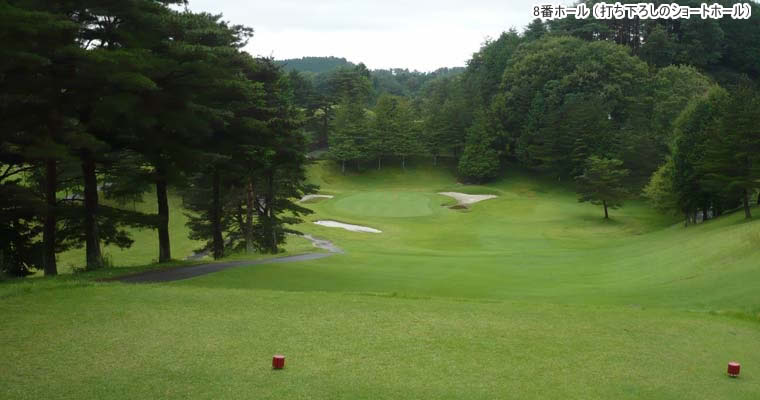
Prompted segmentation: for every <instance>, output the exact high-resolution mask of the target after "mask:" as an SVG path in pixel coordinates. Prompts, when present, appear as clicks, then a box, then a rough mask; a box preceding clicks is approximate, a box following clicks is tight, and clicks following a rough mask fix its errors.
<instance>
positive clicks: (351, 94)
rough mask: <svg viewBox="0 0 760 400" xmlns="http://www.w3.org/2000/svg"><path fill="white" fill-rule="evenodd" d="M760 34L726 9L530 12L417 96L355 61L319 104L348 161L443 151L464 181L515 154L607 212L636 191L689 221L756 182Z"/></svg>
mask: <svg viewBox="0 0 760 400" xmlns="http://www.w3.org/2000/svg"><path fill="white" fill-rule="evenodd" d="M589 4H590V3H589ZM752 7H753V10H754V11H755V12H756V13H758V12H760V7H758V6H757V5H755V4H753V6H752ZM758 37H760V25H758V24H756V23H753V22H751V21H744V20H732V19H730V18H724V19H721V20H701V19H691V20H667V21H665V20H648V21H637V20H636V21H615V20H605V21H596V20H594V19H587V20H574V19H572V18H571V19H565V20H556V21H550V22H542V21H541V20H535V21H533V22H532V23H531V24H530V25H528V26H527V27H526V29H525V30H524V31H523V32H522V33H518V32H517V31H515V30H510V31H508V32H505V33H503V34H502V35H501V36H500V37H499V38H498V39H496V40H490V41H488V42H486V43H485V44H484V45H483V46H482V47H481V49H480V50H479V51H478V52H477V53H475V54H473V57H472V59H471V60H470V61H469V62H468V65H467V68H466V69H465V71H464V72H463V73H461V74H458V75H454V76H444V77H437V78H436V79H432V80H430V81H428V82H425V84H424V86H423V87H422V88H421V90H420V92H419V95H417V96H405V95H401V96H392V95H387V94H382V95H379V96H377V95H376V94H373V92H372V90H373V87H372V85H371V83H370V82H369V81H368V80H362V74H361V73H360V72H355V73H354V75H353V78H354V80H353V81H351V82H353V83H352V84H351V85H343V86H341V87H344V88H345V87H350V88H352V89H351V90H346V91H342V92H338V93H340V94H341V95H340V97H339V98H340V99H341V100H340V101H338V102H336V103H335V104H334V105H331V106H330V108H329V112H332V113H333V114H332V115H330V114H329V112H325V113H323V114H320V115H321V116H322V117H323V118H324V120H323V126H325V127H327V128H329V142H330V143H329V144H330V151H329V153H328V154H329V156H330V157H331V158H332V159H334V160H336V161H337V162H339V163H340V164H341V165H342V166H343V167H344V168H345V166H346V165H348V166H351V165H353V164H354V163H356V164H357V165H363V164H362V163H364V162H366V161H372V160H375V161H377V162H378V167H380V166H381V165H382V162H381V161H382V159H383V158H385V157H388V156H396V157H399V158H400V159H401V160H402V163H403V160H405V159H406V158H407V157H408V156H410V155H421V156H428V157H431V158H432V160H433V162H437V159H438V158H439V157H450V158H454V159H456V161H457V166H458V168H457V169H458V173H459V175H460V177H461V178H462V179H463V180H465V181H469V182H482V181H486V180H489V179H492V178H495V177H497V176H498V175H499V174H500V173H501V171H503V169H504V168H505V167H506V166H508V165H519V166H520V167H522V168H530V169H535V170H537V171H541V172H543V173H545V174H548V175H550V176H553V177H554V178H556V179H558V180H565V181H571V182H575V183H576V185H577V187H578V193H579V198H580V200H581V201H591V202H593V203H595V204H600V205H602V206H604V208H605V215H607V209H608V208H614V207H616V206H619V205H620V204H622V202H623V201H624V200H625V199H627V198H630V197H632V196H639V195H641V194H642V193H645V194H646V195H647V196H649V197H652V198H653V202H654V203H655V204H656V206H657V207H658V208H660V209H663V210H667V211H669V212H678V213H681V214H682V215H684V216H686V218H687V220H696V218H695V215H696V214H697V213H698V212H699V216H700V219H702V218H709V217H711V216H714V215H719V214H720V213H722V212H724V211H726V210H731V209H734V208H736V207H738V206H739V205H742V203H743V205H744V208H745V210H746V212H747V215H748V216H749V215H750V208H749V198H750V197H751V196H753V195H754V193H755V191H756V189H757V188H758V187H759V186H760V183H759V182H760V176H758V175H757V172H756V171H757V168H758V165H760V160H759V159H758V157H760V151H758V150H759V149H758V145H760V143H758V141H760V134H758V131H757V130H756V129H754V128H752V127H753V126H760V117H759V116H758V107H756V106H754V105H753V104H755V103H753V102H754V101H756V100H755V99H756V98H757V87H756V80H757V78H758V73H759V72H760V71H759V70H758V65H760V60H758V59H757V57H760V51H754V52H753V51H750V49H757V48H758V46H760V45H759V44H758V43H760V42H758V41H757V40H756V39H757V38H758ZM347 76H348V75H347ZM718 93H720V94H721V96H723V97H721V99H723V100H720V101H718V100H715V98H717V97H720V96H718ZM373 96H377V97H378V101H377V102H376V103H373V102H372V101H371V100H368V99H372V98H373ZM704 102H708V104H709V105H702V104H703V103H704ZM713 103H720V104H719V105H718V104H713ZM695 109H697V110H700V111H698V112H695V111H694V110H695ZM704 109H709V110H711V112H712V113H713V114H712V115H713V117H711V119H709V124H708V123H707V120H701V122H700V120H698V117H699V118H706V117H703V113H704V112H706V111H704ZM736 109H741V110H744V111H742V113H743V114H742V115H743V116H742V118H743V119H739V114H737V112H736V111H732V110H736ZM742 121H745V122H746V123H743V122H742ZM708 130H709V132H708ZM739 143H741V145H739ZM731 166H732V167H731ZM740 166H741V167H740ZM645 187H647V190H646V191H645V192H642V190H643V189H644V188H645ZM655 188H656V189H655ZM655 193H656V194H657V197H654V196H655ZM674 199H677V200H674Z"/></svg>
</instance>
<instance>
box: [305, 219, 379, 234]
mask: <svg viewBox="0 0 760 400" xmlns="http://www.w3.org/2000/svg"><path fill="white" fill-rule="evenodd" d="M315 224H317V225H322V226H326V227H328V228H341V229H345V230H347V231H351V232H366V233H382V231H379V230H377V229H374V228H368V227H366V226H359V225H351V224H344V223H342V222H337V221H317V222H315Z"/></svg>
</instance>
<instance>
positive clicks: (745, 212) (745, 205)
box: [744, 189, 752, 219]
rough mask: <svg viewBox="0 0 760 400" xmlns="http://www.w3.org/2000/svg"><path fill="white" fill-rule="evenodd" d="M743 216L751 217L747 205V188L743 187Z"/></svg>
mask: <svg viewBox="0 0 760 400" xmlns="http://www.w3.org/2000/svg"><path fill="white" fill-rule="evenodd" d="M744 216H745V218H747V219H751V218H752V211H751V210H750V205H749V190H747V189H744Z"/></svg>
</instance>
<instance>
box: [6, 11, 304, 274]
mask: <svg viewBox="0 0 760 400" xmlns="http://www.w3.org/2000/svg"><path fill="white" fill-rule="evenodd" d="M176 3H181V4H184V3H185V2H184V1H180V0H175V1H168V0H167V1H150V0H140V1H127V2H102V1H59V2H46V1H45V2H43V1H21V0H20V1H0V18H1V19H2V23H0V42H1V43H2V44H1V45H0V52H2V55H1V56H0V59H2V61H0V134H1V135H2V136H0V217H1V219H2V221H3V223H2V226H0V229H2V231H0V246H1V247H0V266H1V267H2V270H3V272H5V273H7V274H10V275H16V276H22V275H26V274H29V273H30V272H32V270H34V269H43V270H44V271H45V275H55V274H56V273H57V265H56V255H57V254H58V253H60V252H63V251H65V250H67V249H69V248H72V247H85V248H86V260H83V261H84V265H85V268H86V269H87V270H92V269H97V268H101V267H103V266H106V265H107V264H108V260H106V259H104V257H103V254H102V253H101V246H102V245H104V244H114V245H118V246H120V247H129V246H130V245H131V244H132V239H131V238H130V237H129V235H128V232H127V231H126V229H125V228H128V227H150V228H154V229H155V230H156V232H157V241H158V243H159V248H160V250H159V254H158V255H157V256H158V260H159V262H161V263H163V262H167V261H169V260H170V259H171V258H172V253H171V243H170V242H169V238H170V236H169V201H168V191H169V188H173V189H174V190H178V191H179V192H181V193H182V196H183V198H184V199H185V204H186V208H187V209H189V210H191V211H192V212H193V214H192V218H191V221H190V226H189V228H190V232H191V235H192V236H193V238H195V239H200V240H204V241H205V242H206V243H207V244H206V249H207V250H208V251H211V252H212V253H213V255H214V257H216V258H219V257H222V256H223V255H224V252H225V250H226V249H229V248H234V247H239V248H245V249H247V250H248V251H260V252H277V251H278V245H279V244H281V243H282V242H283V240H284V235H285V234H286V233H288V232H290V230H289V228H288V226H289V224H293V223H296V222H298V221H299V219H298V216H299V215H302V214H304V213H308V212H310V210H308V209H305V208H302V207H300V206H298V205H297V204H296V203H295V202H294V201H293V199H295V198H300V196H302V195H303V194H304V193H307V192H309V191H310V190H311V188H310V186H309V185H307V184H306V182H305V169H304V168H305V163H306V159H305V155H304V154H305V151H306V143H305V141H304V137H303V135H301V133H300V126H301V124H302V115H301V112H300V111H299V110H298V109H297V108H296V107H295V106H294V104H293V102H292V101H291V98H292V88H291V84H290V82H289V80H288V78H287V76H286V75H285V74H284V73H283V71H282V70H281V68H280V67H278V66H276V65H275V64H274V62H273V61H272V60H269V59H257V58H253V57H251V56H250V55H249V54H248V53H246V52H244V51H242V50H241V49H242V47H243V46H244V45H245V44H246V43H247V40H248V39H249V38H250V37H251V35H252V30H251V29H250V28H247V27H244V26H235V25H230V24H228V23H226V22H224V21H222V20H221V16H215V15H210V14H205V13H193V12H190V11H186V10H185V11H180V10H179V8H176V7H171V6H172V5H173V4H176ZM151 192H152V193H154V194H155V201H156V203H157V209H158V213H157V214H156V215H146V214H142V213H138V212H133V211H126V210H125V209H124V208H123V207H114V206H107V205H105V204H103V202H102V199H103V198H106V199H108V200H110V201H109V203H108V204H119V202H124V201H129V200H132V199H135V198H142V196H143V194H146V193H151Z"/></svg>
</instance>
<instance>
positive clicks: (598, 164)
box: [575, 156, 629, 219]
mask: <svg viewBox="0 0 760 400" xmlns="http://www.w3.org/2000/svg"><path fill="white" fill-rule="evenodd" d="M622 166H623V162H622V161H620V160H615V159H609V158H602V157H598V156H591V157H589V158H588V160H587V161H586V168H585V169H584V170H583V173H582V174H581V175H578V176H577V177H576V178H575V179H576V181H577V183H578V195H579V198H578V201H580V202H590V203H591V204H595V205H601V206H603V207H604V219H609V218H610V215H609V212H608V209H609V208H612V209H616V208H618V207H620V206H622V205H623V201H624V200H625V199H626V198H627V197H628V196H629V193H628V191H627V190H626V189H625V187H624V186H623V180H624V179H625V177H626V176H627V175H628V173H629V171H628V170H626V169H624V168H623V167H622Z"/></svg>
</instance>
